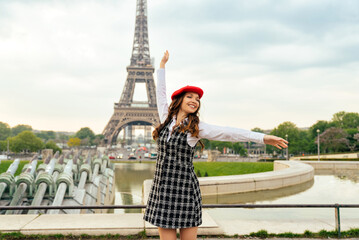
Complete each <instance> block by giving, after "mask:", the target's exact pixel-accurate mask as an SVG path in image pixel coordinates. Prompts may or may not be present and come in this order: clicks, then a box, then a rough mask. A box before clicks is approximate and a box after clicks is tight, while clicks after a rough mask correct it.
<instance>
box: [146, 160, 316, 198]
mask: <svg viewBox="0 0 359 240" xmlns="http://www.w3.org/2000/svg"><path fill="white" fill-rule="evenodd" d="M313 177H314V169H313V167H312V166H310V165H307V164H305V163H301V162H297V161H274V171H270V172H262V173H253V174H244V175H230V176H220V177H200V178H198V180H199V184H200V188H201V194H202V196H210V195H222V194H235V193H243V192H252V191H261V190H269V189H277V188H282V187H288V186H292V185H296V184H300V183H304V182H307V181H310V180H312V179H313ZM151 185H152V179H148V180H145V181H144V183H143V202H144V203H146V202H147V199H148V195H149V192H150V190H151Z"/></svg>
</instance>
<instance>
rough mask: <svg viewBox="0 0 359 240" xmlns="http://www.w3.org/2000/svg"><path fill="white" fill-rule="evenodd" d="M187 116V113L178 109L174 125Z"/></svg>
mask: <svg viewBox="0 0 359 240" xmlns="http://www.w3.org/2000/svg"><path fill="white" fill-rule="evenodd" d="M186 117H187V114H186V113H185V112H183V111H182V110H179V111H178V113H177V116H176V125H179V124H180V123H181V122H182V121H183V119H185V118H186Z"/></svg>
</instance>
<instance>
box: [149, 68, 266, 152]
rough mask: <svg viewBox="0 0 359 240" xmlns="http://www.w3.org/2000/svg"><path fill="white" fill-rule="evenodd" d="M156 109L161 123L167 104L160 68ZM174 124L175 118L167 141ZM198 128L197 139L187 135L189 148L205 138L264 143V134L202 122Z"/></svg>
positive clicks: (166, 110)
mask: <svg viewBox="0 0 359 240" xmlns="http://www.w3.org/2000/svg"><path fill="white" fill-rule="evenodd" d="M156 94H157V108H158V113H159V115H160V121H161V123H163V122H164V121H165V120H166V118H167V115H168V103H167V96H166V77H165V69H164V68H160V69H158V70H157V88H156ZM175 124H176V116H174V117H173V119H172V121H171V122H170V124H169V126H168V130H169V134H168V138H167V141H168V140H169V139H170V137H171V134H172V129H173V126H174V125H175ZM198 128H199V137H193V136H192V134H191V133H188V135H187V142H188V144H189V145H190V146H192V147H194V146H196V144H197V142H198V141H199V140H200V139H201V138H207V139H209V140H217V141H229V142H248V141H251V142H256V143H264V142H263V137H264V135H265V134H263V133H258V132H252V131H249V130H245V129H241V128H233V127H222V126H216V125H212V124H208V123H204V122H202V121H200V122H199V124H198Z"/></svg>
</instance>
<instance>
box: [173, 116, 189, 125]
mask: <svg viewBox="0 0 359 240" xmlns="http://www.w3.org/2000/svg"><path fill="white" fill-rule="evenodd" d="M172 121H174V123H175V124H176V122H177V117H176V115H174V116H173V117H172ZM182 122H185V123H188V117H186V118H185V119H183V121H182Z"/></svg>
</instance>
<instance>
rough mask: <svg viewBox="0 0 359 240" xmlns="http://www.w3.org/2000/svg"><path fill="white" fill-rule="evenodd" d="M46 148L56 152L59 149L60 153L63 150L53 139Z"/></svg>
mask: <svg viewBox="0 0 359 240" xmlns="http://www.w3.org/2000/svg"><path fill="white" fill-rule="evenodd" d="M45 148H46V149H52V150H53V151H54V153H55V152H57V151H59V152H60V153H61V152H62V149H61V148H59V146H57V145H56V143H55V142H54V141H52V140H50V141H48V142H47V143H46V144H45Z"/></svg>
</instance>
